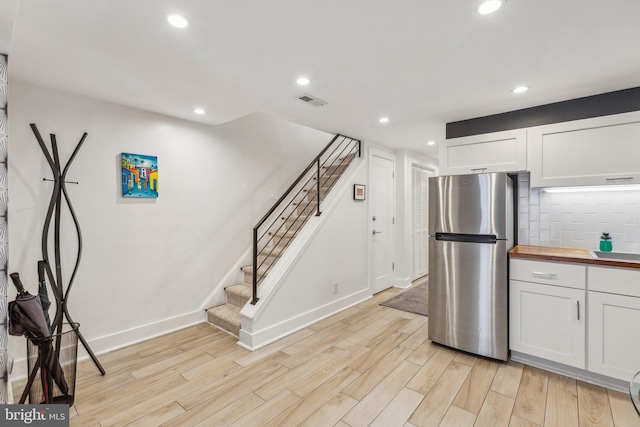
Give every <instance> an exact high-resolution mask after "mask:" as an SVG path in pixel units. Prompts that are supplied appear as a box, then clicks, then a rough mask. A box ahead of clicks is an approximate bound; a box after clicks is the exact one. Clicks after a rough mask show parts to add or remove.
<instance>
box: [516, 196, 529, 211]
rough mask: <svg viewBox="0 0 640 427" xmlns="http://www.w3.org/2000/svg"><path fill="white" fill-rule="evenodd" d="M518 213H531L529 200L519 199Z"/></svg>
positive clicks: (525, 198)
mask: <svg viewBox="0 0 640 427" xmlns="http://www.w3.org/2000/svg"><path fill="white" fill-rule="evenodd" d="M518 212H520V213H527V212H529V198H527V197H520V198H519V199H518Z"/></svg>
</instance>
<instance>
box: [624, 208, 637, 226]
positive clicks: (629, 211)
mask: <svg viewBox="0 0 640 427" xmlns="http://www.w3.org/2000/svg"><path fill="white" fill-rule="evenodd" d="M624 222H625V224H637V223H638V205H635V204H634V205H624Z"/></svg>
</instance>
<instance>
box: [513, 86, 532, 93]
mask: <svg viewBox="0 0 640 427" xmlns="http://www.w3.org/2000/svg"><path fill="white" fill-rule="evenodd" d="M529 89H530V87H529V86H518V87H517V88H515V89H513V90H512V91H511V92H513V93H524V92H526V91H528V90H529Z"/></svg>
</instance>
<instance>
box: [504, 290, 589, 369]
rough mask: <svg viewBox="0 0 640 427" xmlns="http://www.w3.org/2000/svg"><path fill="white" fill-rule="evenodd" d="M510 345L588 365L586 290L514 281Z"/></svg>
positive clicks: (544, 355) (578, 364)
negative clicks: (586, 347)
mask: <svg viewBox="0 0 640 427" xmlns="http://www.w3.org/2000/svg"><path fill="white" fill-rule="evenodd" d="M509 291H510V293H509V328H510V330H509V348H510V349H511V350H515V351H518V352H521V353H525V354H529V355H532V356H537V357H541V358H543V359H547V360H552V361H554V362H558V363H563V364H565V365H569V366H574V367H576V368H581V369H584V368H585V366H586V365H585V312H584V300H585V291H584V290H580V289H573V288H563V287H560V286H550V285H542V284H539V283H529V282H520V281H517V280H511V282H510V288H509Z"/></svg>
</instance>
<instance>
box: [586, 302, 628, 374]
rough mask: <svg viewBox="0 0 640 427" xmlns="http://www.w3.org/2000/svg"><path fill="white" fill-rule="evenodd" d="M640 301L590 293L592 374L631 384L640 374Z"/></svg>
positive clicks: (590, 361)
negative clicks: (637, 373)
mask: <svg viewBox="0 0 640 427" xmlns="http://www.w3.org/2000/svg"><path fill="white" fill-rule="evenodd" d="M638 325H640V298H636V297H628V296H623V295H614V294H606V293H602V292H589V351H588V354H589V362H588V363H589V371H592V372H596V373H598V374H603V375H607V376H610V377H613V378H618V379H621V380H624V381H630V380H631V378H632V377H633V375H634V374H635V373H636V372H638V371H640V335H639V334H638V333H637V328H638Z"/></svg>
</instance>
